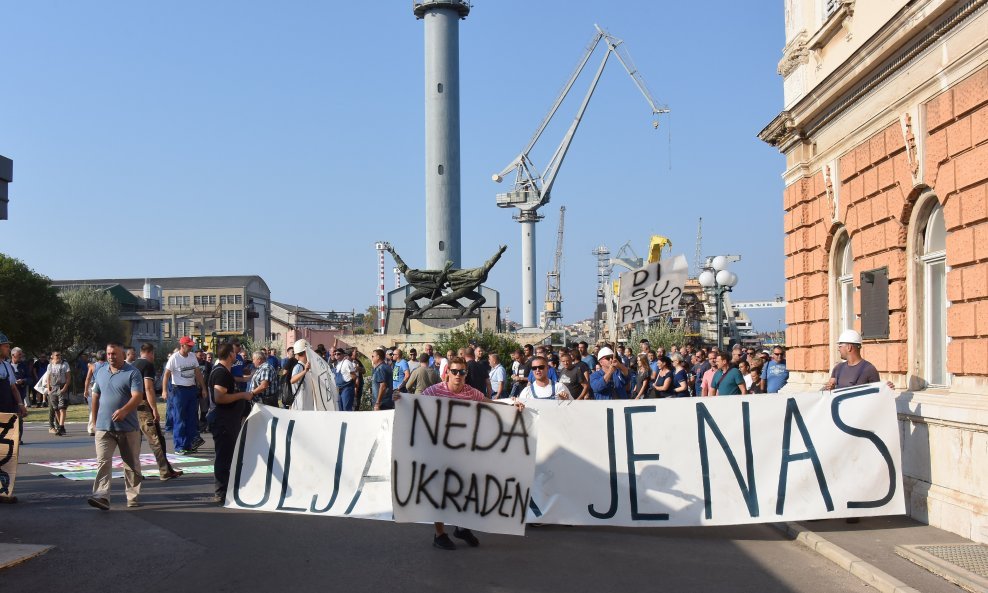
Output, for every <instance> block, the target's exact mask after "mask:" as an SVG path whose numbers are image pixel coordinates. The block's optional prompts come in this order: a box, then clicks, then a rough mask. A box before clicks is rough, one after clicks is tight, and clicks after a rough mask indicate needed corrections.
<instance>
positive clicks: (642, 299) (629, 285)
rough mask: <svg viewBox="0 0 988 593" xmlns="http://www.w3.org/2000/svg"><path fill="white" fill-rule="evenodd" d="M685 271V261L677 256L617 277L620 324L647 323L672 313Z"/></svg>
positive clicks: (677, 299) (679, 293) (680, 256)
mask: <svg viewBox="0 0 988 593" xmlns="http://www.w3.org/2000/svg"><path fill="white" fill-rule="evenodd" d="M688 271H689V266H688V264H687V263H686V257H685V256H683V255H677V256H676V257H673V258H670V259H663V260H661V261H658V262H655V263H652V264H648V265H646V266H645V267H643V268H639V269H637V270H632V271H630V272H625V273H623V274H621V289H620V292H619V293H618V313H619V314H620V316H621V317H620V319H621V321H620V324H621V325H625V324H628V323H635V322H636V321H648V320H649V319H651V318H652V317H657V316H659V315H662V314H664V313H669V312H670V311H672V310H673V309H674V308H675V307H676V305H677V304H678V303H679V297H680V296H682V294H683V287H684V286H685V285H686V276H687V272H688Z"/></svg>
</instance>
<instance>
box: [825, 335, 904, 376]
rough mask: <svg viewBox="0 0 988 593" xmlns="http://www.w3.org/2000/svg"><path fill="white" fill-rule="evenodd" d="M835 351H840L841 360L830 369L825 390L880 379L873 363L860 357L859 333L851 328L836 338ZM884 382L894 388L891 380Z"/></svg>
mask: <svg viewBox="0 0 988 593" xmlns="http://www.w3.org/2000/svg"><path fill="white" fill-rule="evenodd" d="M837 351H838V352H840V358H841V362H840V363H838V364H837V366H835V367H834V370H833V371H831V373H830V380H829V381H827V384H826V385H825V386H824V390H825V391H833V390H834V389H840V388H842V387H853V386H854V385H865V384H867V383H878V382H879V381H881V378H880V377H879V376H878V369H876V368H875V365H873V364H871V363H870V362H868V361H867V360H865V359H864V358H862V357H861V334H859V333H858V332H856V331H854V330H853V329H848V330H844V331H843V332H842V333H841V335H840V337H839V338H837ZM885 384H886V385H888V388H889V389H895V384H894V383H892V382H891V381H886V382H885Z"/></svg>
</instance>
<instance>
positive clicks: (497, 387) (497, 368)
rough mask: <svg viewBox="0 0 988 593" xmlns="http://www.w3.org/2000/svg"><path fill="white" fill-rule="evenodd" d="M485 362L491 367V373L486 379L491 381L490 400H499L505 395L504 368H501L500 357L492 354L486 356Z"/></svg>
mask: <svg viewBox="0 0 988 593" xmlns="http://www.w3.org/2000/svg"><path fill="white" fill-rule="evenodd" d="M487 362H488V364H490V365H491V372H490V373H488V374H487V377H488V378H489V379H490V381H491V396H490V397H491V399H501V398H503V397H504V396H505V395H507V394H506V393H505V391H504V387H505V381H504V367H503V366H501V360H500V357H498V355H497V354H494V353H493V352H492V353H491V354H489V355H487Z"/></svg>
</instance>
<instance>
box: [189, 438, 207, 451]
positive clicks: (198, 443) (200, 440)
mask: <svg viewBox="0 0 988 593" xmlns="http://www.w3.org/2000/svg"><path fill="white" fill-rule="evenodd" d="M205 444H206V441H205V440H203V438H202V437H200V436H197V437H196V440H194V441H192V450H193V451H197V450H198V449H199V447H201V446H203V445H205Z"/></svg>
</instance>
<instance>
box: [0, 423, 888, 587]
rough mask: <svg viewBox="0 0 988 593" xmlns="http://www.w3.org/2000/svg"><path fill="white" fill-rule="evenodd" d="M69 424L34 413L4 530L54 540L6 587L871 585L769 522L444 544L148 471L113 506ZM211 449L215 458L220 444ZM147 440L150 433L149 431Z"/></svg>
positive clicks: (88, 446) (6, 577)
mask: <svg viewBox="0 0 988 593" xmlns="http://www.w3.org/2000/svg"><path fill="white" fill-rule="evenodd" d="M68 428H69V435H68V436H67V437H55V436H51V435H49V434H48V433H47V426H46V425H44V424H39V423H32V424H28V427H27V430H26V431H25V435H24V436H25V440H26V442H27V443H28V444H27V445H25V446H24V447H22V448H21V454H20V465H19V466H18V474H17V482H16V487H15V490H16V492H15V493H16V494H17V496H18V498H19V499H20V502H19V503H17V504H14V505H0V543H27V544H48V545H53V546H55V548H54V549H53V550H51V551H49V552H48V553H47V554H45V555H43V556H40V557H38V558H35V559H33V560H30V561H28V562H25V563H23V564H20V565H17V566H14V567H12V568H8V569H6V570H3V571H2V572H0V591H4V592H7V591H11V592H17V593H28V592H33V591H41V592H45V593H51V592H52V591H80V592H88V591H111V590H121V589H124V588H126V589H133V590H137V591H141V592H148V591H168V592H169V593H172V592H175V591H186V590H192V589H195V590H201V591H210V592H214V591H238V592H255V591H256V592H265V593H286V592H287V591H327V590H328V591H334V590H346V591H390V590H398V591H402V592H405V591H408V592H418V591H422V592H426V591H428V592H438V591H456V592H471V593H474V592H503V591H512V592H526V591H532V592H536V591H537V592H555V591H559V592H560V593H581V592H584V591H586V592H593V593H610V592H612V591H613V592H621V593H634V592H637V591H646V590H649V591H653V590H660V591H704V592H716V591H731V592H740V591H753V592H759V593H762V592H769V591H792V592H807V593H811V592H814V593H815V592H821V593H822V592H844V591H870V590H871V589H869V588H868V587H867V586H866V585H864V584H863V583H862V582H861V581H859V580H858V579H856V578H855V577H853V576H851V575H850V574H848V573H847V572H844V571H843V570H841V569H839V568H838V567H836V566H835V565H834V564H832V563H830V562H829V561H827V560H826V559H824V558H822V557H820V556H818V555H816V554H815V553H813V552H811V551H809V550H807V549H805V548H803V547H801V546H800V545H799V544H797V543H795V542H790V541H788V540H786V539H785V538H784V537H783V536H782V535H781V534H780V533H779V532H778V531H776V530H775V529H773V528H772V527H770V526H768V525H749V526H738V527H705V528H639V529H633V528H604V527H598V528H588V527H565V526H545V527H535V528H533V527H530V528H529V529H528V534H527V535H526V536H525V537H511V536H500V535H486V534H479V536H480V538H481V546H480V547H479V548H476V549H473V548H467V547H465V546H461V547H460V548H459V549H457V550H456V551H453V552H448V551H442V550H436V549H434V548H432V545H431V542H432V528H431V526H424V525H400V524H394V523H389V522H384V521H370V520H360V519H340V518H332V517H307V516H300V515H289V514H276V513H262V512H252V511H234V510H229V509H223V508H218V507H216V506H213V505H212V504H211V503H210V502H209V498H210V496H211V492H212V476H211V475H186V476H183V477H181V478H178V479H177V480H173V481H170V482H159V481H158V480H157V479H156V478H149V479H147V480H146V481H145V483H144V486H143V490H142V496H141V498H142V503H143V506H142V507H141V508H138V509H127V508H125V505H124V502H125V501H124V496H123V480H122V479H115V480H114V481H113V490H112V492H111V504H112V505H113V508H112V509H111V510H110V511H109V512H104V511H99V510H97V509H94V508H91V507H89V506H88V505H87V504H86V498H87V497H88V496H89V495H90V490H91V488H92V483H91V482H89V481H70V480H67V479H65V478H60V477H56V476H52V475H51V474H50V471H51V470H50V469H48V468H44V467H39V466H34V465H29V464H30V463H31V462H41V461H53V460H66V459H82V458H91V457H94V456H95V451H94V448H93V444H92V440H91V438H90V437H88V436H87V435H85V432H84V430H85V426H84V425H80V424H75V425H70V426H69V427H68ZM206 440H207V444H206V446H204V447H203V449H202V450H201V451H200V452H199V453H198V454H197V456H198V457H202V458H204V459H205V460H206V461H204V462H203V463H209V462H211V461H212V448H211V447H212V442H211V440H210V439H209V437H208V435H207V437H206ZM145 449H146V443H145Z"/></svg>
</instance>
